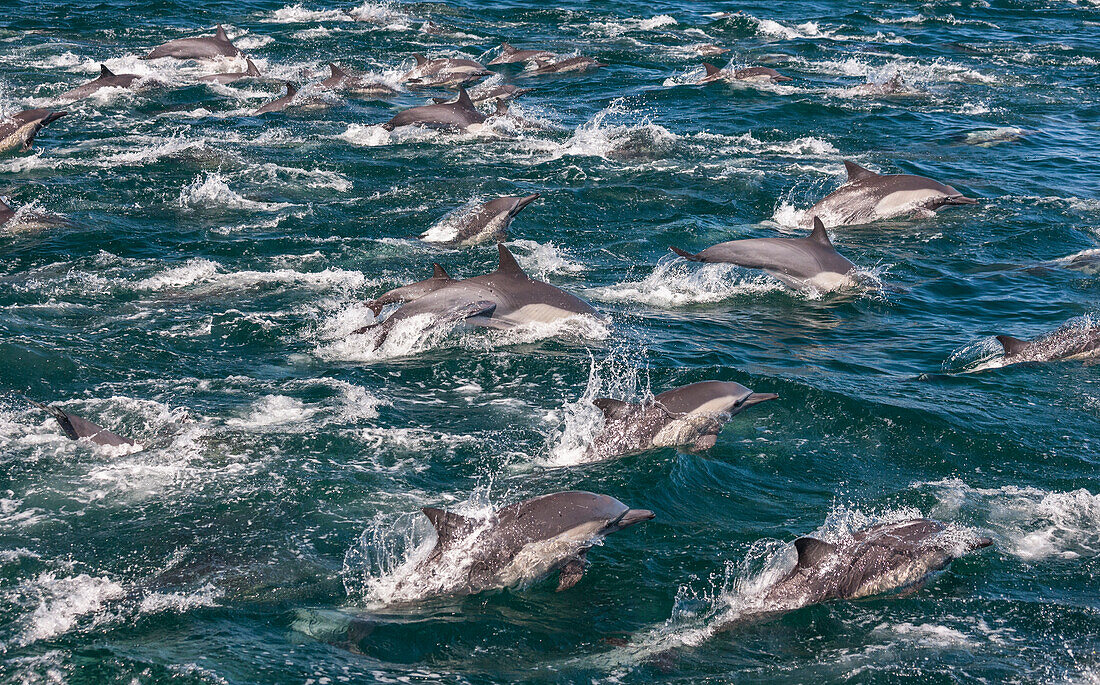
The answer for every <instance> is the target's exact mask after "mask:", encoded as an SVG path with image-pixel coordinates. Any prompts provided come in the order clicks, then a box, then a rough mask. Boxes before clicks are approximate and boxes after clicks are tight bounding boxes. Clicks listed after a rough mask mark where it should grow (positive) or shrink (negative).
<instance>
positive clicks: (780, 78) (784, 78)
mask: <svg viewBox="0 0 1100 685" xmlns="http://www.w3.org/2000/svg"><path fill="white" fill-rule="evenodd" d="M772 80H773V81H775V82H776V83H782V82H783V81H793V80H794V79H793V78H791V77H790V76H776V77H775V78H773V79H772Z"/></svg>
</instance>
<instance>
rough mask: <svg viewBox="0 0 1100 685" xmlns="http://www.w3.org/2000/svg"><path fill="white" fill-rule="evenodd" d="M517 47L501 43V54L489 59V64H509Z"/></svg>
mask: <svg viewBox="0 0 1100 685" xmlns="http://www.w3.org/2000/svg"><path fill="white" fill-rule="evenodd" d="M515 51H516V49H515V48H514V47H512V46H511V45H509V44H508V43H501V44H500V54H499V55H497V56H496V57H494V58H493V59H491V60H489V64H508V63H509V62H510V61H511V60H510V57H511V55H512V53H513V52H515Z"/></svg>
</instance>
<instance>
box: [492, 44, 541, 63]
mask: <svg viewBox="0 0 1100 685" xmlns="http://www.w3.org/2000/svg"><path fill="white" fill-rule="evenodd" d="M555 57H557V55H555V54H554V53H552V52H550V51H549V50H520V49H518V48H514V47H512V46H511V45H509V44H508V43H501V44H500V54H498V55H497V56H496V57H494V58H493V59H492V60H490V61H489V65H490V66H492V65H495V64H516V63H518V62H526V61H528V60H533V59H541V60H547V61H548V60H552V59H554V58H555Z"/></svg>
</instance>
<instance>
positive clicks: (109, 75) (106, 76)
mask: <svg viewBox="0 0 1100 685" xmlns="http://www.w3.org/2000/svg"><path fill="white" fill-rule="evenodd" d="M139 79H141V76H138V75H137V74H115V73H113V72H112V71H111V70H110V69H108V68H107V65H106V64H100V65H99V77H98V78H96V79H95V80H93V81H88V82H87V83H85V84H84V85H82V86H77V87H76V88H73V89H72V90H68V91H65V92H64V93H62V94H61V95H59V96H58V98H59V99H61V100H79V99H81V98H86V97H88V96H89V95H92V94H93V93H95V92H96V91H98V90H100V89H102V88H131V87H133V85H134V82H135V81H137V80H139Z"/></svg>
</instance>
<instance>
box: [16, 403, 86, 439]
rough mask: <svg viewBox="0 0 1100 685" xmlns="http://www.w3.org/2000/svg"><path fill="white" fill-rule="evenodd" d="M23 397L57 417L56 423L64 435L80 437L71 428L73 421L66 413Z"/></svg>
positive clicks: (73, 437) (70, 437)
mask: <svg viewBox="0 0 1100 685" xmlns="http://www.w3.org/2000/svg"><path fill="white" fill-rule="evenodd" d="M23 399H25V400H26V401H28V402H30V403H31V404H32V405H34V406H35V407H38V408H39V409H41V410H42V411H44V412H46V413H47V414H49V415H50V416H52V417H54V418H55V419H57V423H58V424H60V426H61V430H63V431H64V432H65V437H67V438H69V439H70V440H79V439H80V434H79V433H77V432H76V429H75V428H73V422H72V421H70V420H69V415H68V414H66V413H65V412H63V411H62V410H60V409H58V408H57V407H51V406H50V405H48V404H43V403H41V402H36V401H34V400H32V399H31V398H29V397H23Z"/></svg>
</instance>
